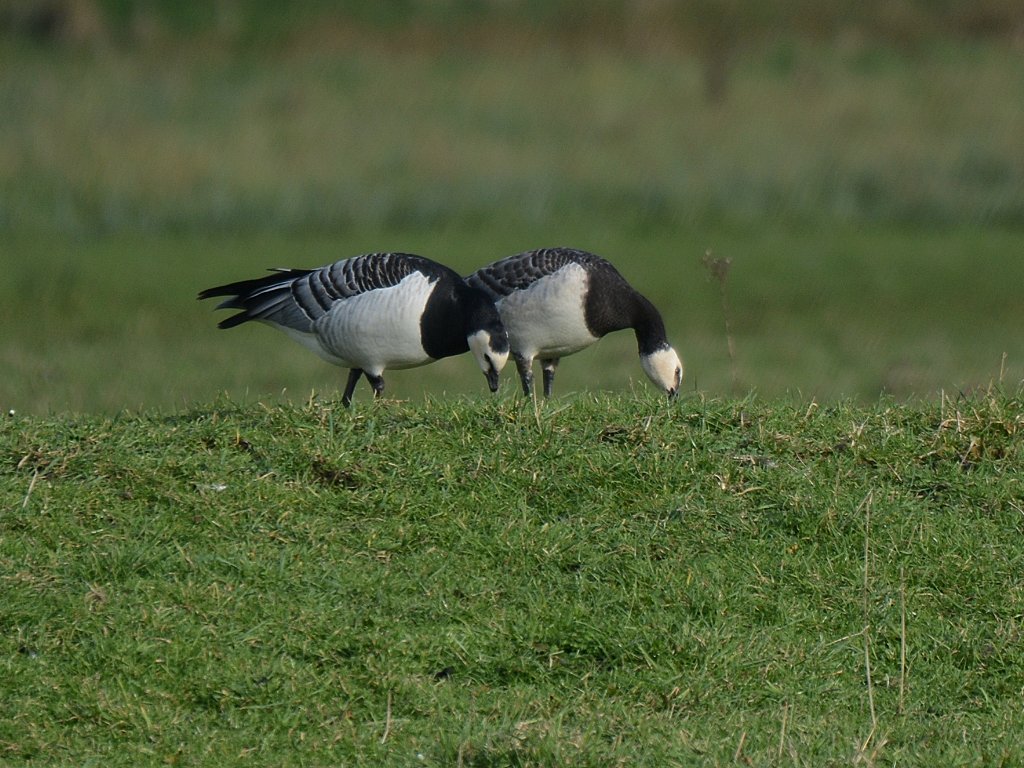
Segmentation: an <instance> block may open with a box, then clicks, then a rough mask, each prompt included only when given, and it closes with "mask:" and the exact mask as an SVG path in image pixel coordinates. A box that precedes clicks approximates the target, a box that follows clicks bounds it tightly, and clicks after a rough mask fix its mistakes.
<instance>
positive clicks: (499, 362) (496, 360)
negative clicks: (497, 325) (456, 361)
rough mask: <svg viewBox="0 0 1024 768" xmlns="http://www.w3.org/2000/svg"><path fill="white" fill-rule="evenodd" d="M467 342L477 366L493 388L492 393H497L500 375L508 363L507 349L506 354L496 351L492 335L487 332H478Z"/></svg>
mask: <svg viewBox="0 0 1024 768" xmlns="http://www.w3.org/2000/svg"><path fill="white" fill-rule="evenodd" d="M466 341H467V342H468V343H469V351H470V352H472V353H473V357H475V358H476V362H477V365H479V366H480V370H481V371H483V372H484V376H486V377H487V385H488V386H489V387H490V388H491V392H497V391H498V374H499V373H501V369H502V368H504V367H505V363H507V362H508V349H507V348H506V349H505V351H504V352H498V351H496V350H495V349H494V344H493V343H492V342H491V334H489V333H488V332H487V331H477V332H476V333H474V334H472V335H470V336H469V337H467V338H466Z"/></svg>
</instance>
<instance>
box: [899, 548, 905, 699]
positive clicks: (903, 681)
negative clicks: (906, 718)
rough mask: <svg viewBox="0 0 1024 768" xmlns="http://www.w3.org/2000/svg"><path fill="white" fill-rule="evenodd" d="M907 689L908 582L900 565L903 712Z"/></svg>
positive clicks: (901, 694) (901, 697) (901, 696)
mask: <svg viewBox="0 0 1024 768" xmlns="http://www.w3.org/2000/svg"><path fill="white" fill-rule="evenodd" d="M906 690H907V582H906V579H905V578H904V576H903V566H902V565H901V566H900V698H899V706H898V710H897V711H898V712H899V713H900V714H901V715H902V714H903V697H904V694H905V693H906Z"/></svg>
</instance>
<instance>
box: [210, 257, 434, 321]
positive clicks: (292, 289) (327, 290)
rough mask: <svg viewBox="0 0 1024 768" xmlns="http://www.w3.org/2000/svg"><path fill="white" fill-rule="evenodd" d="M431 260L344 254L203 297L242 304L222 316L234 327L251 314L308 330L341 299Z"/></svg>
mask: <svg viewBox="0 0 1024 768" xmlns="http://www.w3.org/2000/svg"><path fill="white" fill-rule="evenodd" d="M432 266H436V267H437V268H440V265H433V262H430V261H428V260H427V259H424V258H423V257H421V256H414V255H411V254H404V253H368V254H364V255H362V256H354V257H352V258H350V259H342V260H341V261H336V262H335V263H333V264H329V265H327V266H325V267H320V268H319V269H311V270H303V269H278V270H274V274H273V275H268V276H267V277H263V278H259V279H257V280H243V281H241V282H238V283H231V284H229V285H222V286H218V287H216V288H209V289H207V290H205V291H203V292H202V293H200V294H199V298H201V299H206V298H210V297H212V296H228V297H229V298H228V299H226V300H225V301H223V302H221V303H220V304H219V305H218V307H217V308H218V309H220V308H229V309H241V310H243V311H242V312H241V313H239V314H237V315H232V316H231V317H229V318H227V319H226V320H223V321H222V322H221V323H220V324H219V325H220V327H221V328H232V327H234V326H236V325H239V324H241V323H244V322H247V321H249V320H263V321H265V322H269V323H273V324H275V325H280V326H284V327H286V328H292V329H294V330H297V331H303V332H305V333H309V332H311V331H312V330H313V324H314V323H316V321H317V320H319V319H320V318H321V317H323V316H324V315H326V314H327V313H328V312H330V311H331V308H332V307H334V305H335V304H336V303H337V302H339V301H345V300H346V299H350V298H352V297H353V296H358V295H360V294H362V293H367V292H369V291H374V290H378V289H380V288H389V287H391V286H393V285H397V284H398V283H400V282H401V281H402V280H403V279H404V278H405V277H406V276H408V275H409V274H411V273H412V272H414V271H431V269H432Z"/></svg>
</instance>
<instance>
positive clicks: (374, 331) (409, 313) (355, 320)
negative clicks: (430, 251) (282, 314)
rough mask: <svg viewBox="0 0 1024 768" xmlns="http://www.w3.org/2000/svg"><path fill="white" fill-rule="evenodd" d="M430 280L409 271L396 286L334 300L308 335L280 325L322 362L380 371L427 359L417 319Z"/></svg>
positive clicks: (374, 373)
mask: <svg viewBox="0 0 1024 768" xmlns="http://www.w3.org/2000/svg"><path fill="white" fill-rule="evenodd" d="M433 289H434V282H433V281H431V280H429V279H428V278H427V277H426V276H424V275H423V274H422V273H420V272H413V273H412V274H410V275H408V276H407V277H405V278H404V279H403V280H402V281H401V282H400V283H398V284H397V285H393V286H391V287H389V288H378V289H377V290H374V291H369V292H367V293H361V294H359V295H357V296H353V297H351V298H348V299H343V300H340V301H336V302H335V303H334V305H333V306H332V307H331V308H330V310H328V312H327V313H326V314H324V315H323V316H322V317H320V318H318V319H317V320H316V322H314V323H313V332H312V333H303V332H301V331H296V330H293V329H289V328H282V330H284V331H285V332H286V333H288V335H289V336H291V337H292V338H293V339H295V340H296V341H297V342H299V343H300V344H302V345H303V346H305V347H307V348H309V349H311V350H312V351H314V352H316V353H317V354H318V355H320V356H321V357H322V358H324V359H325V360H327V361H328V362H331V363H334V364H335V365H340V366H343V367H346V368H362V369H363V370H364V371H366V372H367V373H370V374H373V375H380V373H381V372H383V370H384V369H385V368H413V367H415V366H418V365H423V364H425V363H429V362H431V360H432V358H431V357H430V356H429V355H427V353H426V352H425V351H424V350H423V342H422V338H421V335H420V317H421V316H422V315H423V311H424V309H425V308H426V305H427V300H428V299H429V298H430V294H431V292H432V291H433Z"/></svg>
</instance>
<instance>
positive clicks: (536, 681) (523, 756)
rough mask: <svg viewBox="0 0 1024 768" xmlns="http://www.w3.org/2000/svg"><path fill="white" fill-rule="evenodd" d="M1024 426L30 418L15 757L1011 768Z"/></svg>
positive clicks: (973, 419) (756, 408)
mask: <svg viewBox="0 0 1024 768" xmlns="http://www.w3.org/2000/svg"><path fill="white" fill-rule="evenodd" d="M1022 427H1024V407H1022V401H1021V399H1020V397H1019V396H1018V395H1003V394H999V393H997V392H991V393H988V394H983V393H981V394H979V395H977V396H975V397H972V398H967V399H960V398H952V399H944V400H941V401H940V400H933V401H929V402H922V403H918V404H914V405H911V404H899V403H897V402H894V401H888V400H883V401H881V402H878V403H875V404H873V405H870V406H866V407H865V406H855V405H851V404H846V403H837V404H835V405H830V406H820V407H819V406H816V405H814V404H810V405H808V403H807V402H806V401H797V400H795V399H794V400H785V399H782V400H771V401H767V400H757V399H745V400H740V401H733V400H718V399H706V398H703V397H696V396H690V397H684V398H683V399H682V400H681V401H680V402H678V403H676V404H675V405H673V406H671V407H670V406H668V405H667V404H666V403H665V402H664V401H663V400H662V399H661V398H659V397H656V396H655V395H654V394H653V393H648V392H644V393H639V394H637V395H586V396H578V397H573V398H568V399H566V400H564V401H558V402H551V403H547V404H543V405H542V406H541V407H540V408H539V410H538V411H536V412H535V411H534V409H533V407H531V406H529V405H521V404H518V403H514V402H511V401H508V400H499V401H494V400H492V399H490V398H486V397H483V396H480V397H474V398H469V399H463V398H454V399H447V400H433V399H432V400H429V401H428V402H426V403H422V404H402V403H398V402H394V401H383V402H379V403H365V402H357V403H356V406H355V408H354V409H353V410H351V411H344V410H342V409H340V408H338V407H337V404H336V402H331V401H320V400H319V399H316V400H314V401H312V402H310V403H308V404H306V405H303V406H288V405H282V406H267V407H261V406H244V407H243V406H240V405H237V404H235V403H233V402H231V401H227V400H222V401H219V402H216V403H213V404H208V405H201V406H199V405H197V406H195V407H194V408H192V409H189V410H186V411H181V412H173V413H172V412H169V413H164V414H162V413H159V412H154V411H150V412H147V413H144V414H139V415H129V414H121V415H119V416H116V417H100V416H80V417H20V416H16V417H12V418H5V419H4V420H3V422H2V426H0V507H2V508H3V509H4V510H5V512H4V514H3V516H2V518H0V584H2V591H3V594H4V599H3V601H0V625H2V626H3V627H4V632H3V633H2V636H0V643H2V646H3V651H2V653H0V664H2V667H3V668H2V673H0V697H2V698H3V700H4V702H5V707H4V709H3V713H2V714H0V754H2V755H3V758H2V759H3V761H4V762H5V764H9V765H18V764H27V763H31V764H33V765H46V764H53V765H57V764H69V763H73V764H76V765H100V764H102V765H161V764H176V765H235V764H238V765H242V764H254V763H255V764H264V765H269V764H274V765H300V764H301V765H381V764H388V765H465V766H471V765H476V766H485V765H554V764H560V765H562V764H564V765H594V766H598V765H600V766H605V765H615V764H622V765H651V766H654V765H658V766H661V765H694V764H709V765H711V764H726V763H732V762H734V759H738V760H739V761H741V762H744V761H749V762H750V763H751V764H754V765H775V764H779V765H781V764H787V765H788V764H799V765H853V764H859V763H864V764H868V765H872V764H887V765H891V764H900V765H935V764H943V765H999V764H1006V765H1011V764H1017V763H1019V762H1021V760H1024V737H1022V735H1021V731H1020V727H1019V716H1020V697H1021V690H1022V689H1024V654H1022V653H1021V642H1020V640H1021V630H1022V622H1024V592H1022V590H1021V581H1020V573H1021V569H1022V567H1024V543H1022V542H1024V536H1022V533H1024V514H1022V513H1024V507H1022V505H1024V488H1022V486H1021V480H1020V473H1019V471H1018V468H1019V466H1020V464H1021V461H1022V460H1024V455H1022V453H1021V451H1022V447H1021V446H1022V445H1024V444H1022V443H1021V441H1020V434H1019V430H1020V429H1021V428H1022Z"/></svg>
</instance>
